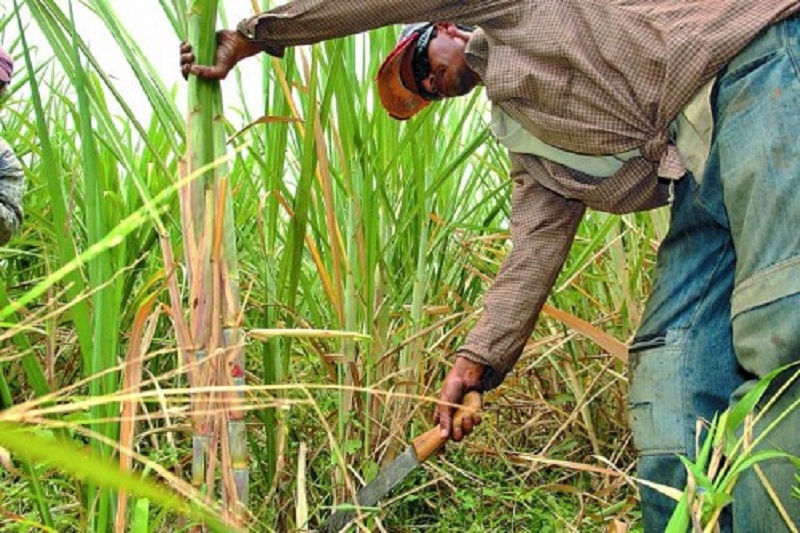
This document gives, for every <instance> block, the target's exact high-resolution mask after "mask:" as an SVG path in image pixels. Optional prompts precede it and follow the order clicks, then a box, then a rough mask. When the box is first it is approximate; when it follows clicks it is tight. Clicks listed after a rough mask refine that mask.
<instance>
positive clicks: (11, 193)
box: [0, 139, 25, 245]
mask: <svg viewBox="0 0 800 533" xmlns="http://www.w3.org/2000/svg"><path fill="white" fill-rule="evenodd" d="M24 190H25V174H24V172H23V171H22V166H21V165H20V163H19V160H18V159H17V156H16V155H15V154H14V151H13V150H12V149H11V147H10V146H9V145H8V143H7V142H5V141H4V140H2V139H0V245H4V244H6V243H7V242H8V241H9V240H10V239H11V237H12V235H14V233H16V232H17V231H18V230H19V228H20V226H21V225H22V218H23V217H22V193H23V192H24Z"/></svg>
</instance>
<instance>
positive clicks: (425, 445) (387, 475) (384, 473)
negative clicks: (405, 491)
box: [319, 392, 481, 533]
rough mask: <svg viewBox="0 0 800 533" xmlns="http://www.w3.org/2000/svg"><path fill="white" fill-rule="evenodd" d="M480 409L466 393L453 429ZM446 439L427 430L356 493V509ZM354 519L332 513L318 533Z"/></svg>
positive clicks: (476, 397)
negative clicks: (467, 415) (467, 416)
mask: <svg viewBox="0 0 800 533" xmlns="http://www.w3.org/2000/svg"><path fill="white" fill-rule="evenodd" d="M480 408H481V395H480V393H477V392H468V393H467V394H466V396H464V403H463V405H462V406H461V408H459V410H458V411H457V412H456V416H455V418H454V420H453V425H454V426H456V425H461V419H462V418H463V417H464V415H465V414H469V413H473V412H475V411H478V410H479V409H480ZM446 442H447V439H443V438H442V435H441V430H440V429H439V426H436V427H435V428H432V429H429V430H428V431H426V432H425V433H423V434H422V435H420V436H419V437H417V438H416V439H414V441H413V442H412V443H411V444H410V445H409V446H408V448H406V451H404V452H403V453H402V454H401V455H400V456H399V457H398V458H397V459H395V460H394V461H392V462H391V463H390V464H389V465H388V466H386V467H384V468H383V469H382V470H381V471H380V472H378V475H377V476H375V479H373V480H372V481H370V482H369V483H367V484H366V485H365V486H364V487H363V488H362V489H361V490H359V491H358V492H357V493H356V505H357V506H358V507H361V508H365V507H375V505H376V504H377V503H378V500H380V499H381V498H383V497H384V496H386V495H387V494H388V493H389V491H391V490H392V489H393V488H395V487H396V486H397V485H398V484H399V483H400V482H401V481H403V479H405V478H406V476H408V475H409V474H410V473H411V472H412V471H413V470H414V469H415V468H417V467H418V466H419V465H421V464H422V463H424V462H425V461H427V460H428V459H429V458H430V457H431V456H432V455H433V454H435V453H436V452H437V451H438V450H439V448H441V447H442V446H444V444H445V443H446ZM355 517H356V511H355V510H346V511H345V510H342V511H336V512H335V513H333V514H332V515H331V516H330V517H329V518H328V520H327V521H326V522H325V523H324V524H322V526H321V527H320V529H319V531H320V532H321V533H338V532H339V531H341V530H342V528H344V527H345V526H347V525H348V524H349V523H350V522H351V521H352V520H353V519H354V518H355Z"/></svg>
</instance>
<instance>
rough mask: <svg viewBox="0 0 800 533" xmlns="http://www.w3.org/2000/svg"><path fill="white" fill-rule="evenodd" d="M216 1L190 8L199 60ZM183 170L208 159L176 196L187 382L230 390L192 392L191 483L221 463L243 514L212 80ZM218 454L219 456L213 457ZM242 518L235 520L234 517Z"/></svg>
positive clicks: (242, 438) (224, 189)
mask: <svg viewBox="0 0 800 533" xmlns="http://www.w3.org/2000/svg"><path fill="white" fill-rule="evenodd" d="M216 17H217V0H195V1H194V2H192V3H191V6H190V9H189V13H188V28H189V42H190V43H191V44H192V46H193V48H194V50H195V55H196V57H197V61H198V63H200V64H212V63H213V59H214V53H215V49H216V32H215V26H216ZM188 127H189V136H188V138H189V146H190V149H189V150H188V152H187V159H188V169H187V170H188V173H189V174H191V173H192V172H193V171H195V170H197V169H199V168H202V167H205V166H206V165H209V164H212V167H211V170H209V171H207V172H205V173H203V174H202V175H201V176H199V177H198V178H197V179H195V180H192V181H191V182H190V183H189V184H188V185H187V189H186V190H184V191H183V193H182V195H181V199H182V202H181V206H182V217H183V229H184V239H185V241H186V242H187V245H186V247H185V249H186V262H187V266H188V268H187V270H188V272H189V276H190V283H189V287H190V293H189V303H190V309H189V313H190V321H189V322H190V332H189V336H190V337H191V339H190V342H191V344H192V347H191V349H190V350H187V351H188V352H189V353H192V352H194V353H195V354H196V358H195V361H194V362H195V365H194V367H193V368H189V373H190V383H191V384H192V385H193V386H204V387H215V386H219V387H226V386H230V385H236V386H238V387H241V388H242V390H241V391H237V392H233V393H228V392H225V393H214V392H211V393H208V392H203V393H200V394H197V395H193V396H192V411H193V416H192V426H193V431H194V435H193V438H192V449H193V458H192V483H193V485H194V486H195V487H196V488H198V489H205V491H206V494H207V497H209V498H212V497H213V496H214V483H215V480H216V477H217V476H216V472H217V468H218V467H221V468H222V472H221V478H222V497H223V499H224V504H225V508H226V509H229V510H231V511H232V512H233V513H234V515H237V516H238V517H241V516H243V514H244V513H243V511H244V509H246V506H247V496H248V492H249V489H248V483H249V471H248V457H247V435H246V426H245V423H244V418H245V411H244V410H243V409H242V406H243V404H244V402H245V398H244V392H243V391H244V385H245V382H244V377H245V371H244V357H243V354H244V346H243V344H244V343H243V339H244V335H243V332H242V331H241V328H240V322H241V319H240V317H241V303H240V297H239V290H238V283H239V268H238V259H237V256H236V238H235V227H234V216H233V214H234V213H233V202H232V201H231V199H230V186H229V183H228V167H227V165H226V164H225V163H224V157H225V152H226V134H225V125H224V116H223V105H222V93H221V90H220V86H219V83H218V82H208V81H204V80H200V79H198V78H196V77H194V76H192V77H190V80H189V119H188ZM218 453H221V458H220V457H218V455H217V454H218ZM234 519H235V520H236V521H237V522H241V521H242V520H241V518H236V517H235V518H234Z"/></svg>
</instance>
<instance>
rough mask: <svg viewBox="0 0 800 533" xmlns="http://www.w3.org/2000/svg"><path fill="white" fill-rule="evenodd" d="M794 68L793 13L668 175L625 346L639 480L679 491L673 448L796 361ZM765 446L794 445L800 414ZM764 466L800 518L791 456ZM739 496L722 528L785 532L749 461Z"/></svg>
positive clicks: (798, 245)
mask: <svg viewBox="0 0 800 533" xmlns="http://www.w3.org/2000/svg"><path fill="white" fill-rule="evenodd" d="M799 68H800V18H797V17H795V18H793V19H790V20H787V21H784V22H781V23H778V24H776V25H774V26H772V27H771V28H770V29H769V30H768V31H766V32H765V33H763V34H762V35H761V36H759V37H758V38H757V39H756V40H754V41H753V42H752V43H751V44H750V45H749V46H748V47H747V48H746V49H745V50H743V51H742V52H741V53H740V54H739V55H738V56H737V57H736V58H735V59H734V60H733V61H732V62H731V63H730V64H729V65H728V66H727V68H726V70H724V71H723V72H722V73H721V74H720V76H719V77H718V79H717V84H716V87H715V93H714V100H713V108H714V117H715V132H714V140H713V143H712V148H711V154H710V158H709V161H708V164H707V166H706V170H705V173H704V175H703V176H702V177H701V179H696V178H695V177H694V176H692V175H691V174H688V175H687V176H686V177H684V178H683V179H682V180H680V181H679V182H678V183H677V184H676V187H675V198H674V203H673V205H672V214H671V216H672V223H671V226H670V230H669V232H668V234H667V236H666V238H665V240H664V242H663V243H662V245H661V248H660V250H659V254H658V261H657V266H656V274H655V281H654V286H653V290H652V294H651V296H650V299H649V301H648V303H647V307H646V310H645V314H644V317H643V319H642V324H641V326H640V328H639V331H638V332H637V334H636V338H635V339H634V341H633V344H632V346H631V360H630V370H629V374H630V393H629V420H630V423H631V427H632V429H633V435H634V443H635V445H636V447H637V450H638V452H639V470H638V474H639V476H640V477H641V478H643V479H647V480H650V481H654V482H656V483H659V484H664V485H669V486H672V487H675V488H679V489H683V487H684V486H685V484H686V479H687V476H686V471H685V467H684V466H683V465H682V463H681V462H680V460H679V459H678V457H677V456H678V454H680V455H684V456H687V457H689V458H690V459H694V457H695V448H696V443H697V421H698V419H701V418H702V419H705V420H711V419H712V418H713V416H714V414H715V413H719V412H721V411H723V410H725V409H726V408H728V407H729V406H730V405H732V404H733V403H735V402H736V400H737V399H738V398H740V397H741V396H742V395H743V394H744V393H745V392H746V391H747V390H749V389H750V388H751V387H752V386H753V384H754V383H755V382H756V381H757V380H758V379H759V378H760V377H763V376H764V375H765V374H767V373H768V372H770V371H772V370H773V369H776V368H780V367H783V366H785V365H787V364H789V363H792V362H795V361H798V360H800V70H799ZM795 372H796V370H795V371H791V373H792V374H794V373H795ZM777 388H778V387H777V386H775V387H771V388H770V390H769V391H768V392H767V394H766V395H765V399H764V400H762V402H761V404H760V405H761V406H763V405H764V404H765V402H766V401H768V399H769V397H771V396H774V394H775V391H776V390H777ZM798 398H800V385H798V386H792V387H790V388H789V389H788V390H787V391H786V392H785V393H783V394H782V395H781V398H780V400H779V402H778V405H777V406H776V407H774V408H771V409H769V410H768V411H767V413H766V415H765V419H764V423H763V424H761V425H760V427H759V428H757V431H758V430H759V429H760V428H763V427H766V424H769V423H770V422H771V421H772V420H774V419H775V417H777V415H778V414H779V413H780V411H781V408H782V407H786V406H788V405H791V403H792V402H793V401H796V400H797V399H798ZM763 447H764V448H765V449H777V450H780V451H784V452H788V453H791V454H793V455H800V413H793V414H792V415H790V416H789V417H787V418H786V419H785V420H784V421H783V422H782V423H781V424H780V425H779V426H778V428H777V429H776V430H775V431H773V432H770V434H769V438H768V439H766V442H765V444H764V446H763ZM761 468H762V469H763V471H764V473H765V475H766V478H767V479H768V480H769V481H770V483H771V485H772V488H773V489H774V491H775V493H776V494H777V495H778V496H779V497H780V499H781V501H782V503H783V505H784V507H785V508H786V510H787V511H788V512H789V514H790V515H791V517H792V519H793V521H795V523H797V524H800V500H798V499H797V498H793V497H792V496H791V493H792V488H793V487H794V486H796V483H795V477H794V476H795V474H796V473H797V470H796V469H795V468H794V466H793V465H792V464H791V463H790V462H789V461H788V460H785V459H779V460H777V459H776V460H770V461H767V462H764V463H762V464H761ZM641 493H642V511H643V521H644V526H645V531H647V532H648V533H649V532H661V531H664V528H665V526H666V524H667V522H668V521H669V518H670V516H671V514H672V510H673V509H674V507H675V502H674V501H673V500H671V499H669V498H667V497H666V496H663V495H661V494H660V493H658V492H657V491H655V490H653V489H650V488H647V487H645V486H642V487H641ZM733 496H734V502H733V504H732V505H731V506H729V508H728V509H726V513H725V514H724V516H723V519H722V522H721V523H722V526H723V531H731V530H734V531H736V532H739V533H744V532H747V533H753V532H759V531H765V532H767V531H768V532H779V531H789V529H788V528H787V527H786V526H785V525H784V522H783V520H782V519H781V517H780V515H779V514H778V511H777V510H776V506H775V505H774V504H773V503H772V500H771V499H770V497H769V495H768V493H767V491H766V490H765V489H764V487H763V485H762V483H761V481H760V480H759V478H758V477H757V476H756V474H755V473H754V472H753V471H752V469H750V470H749V471H748V473H747V474H746V475H744V476H743V477H742V478H740V480H739V482H738V483H737V485H736V489H735V491H734V494H733Z"/></svg>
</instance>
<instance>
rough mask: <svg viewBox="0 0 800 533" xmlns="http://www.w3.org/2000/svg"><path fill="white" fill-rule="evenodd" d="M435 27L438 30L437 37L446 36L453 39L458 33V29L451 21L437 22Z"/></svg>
mask: <svg viewBox="0 0 800 533" xmlns="http://www.w3.org/2000/svg"><path fill="white" fill-rule="evenodd" d="M434 27H435V28H436V35H442V34H446V35H448V36H449V37H453V36H455V34H456V32H457V31H458V27H457V26H456V25H455V24H454V23H452V22H449V21H443V22H437V23H436V24H434Z"/></svg>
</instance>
